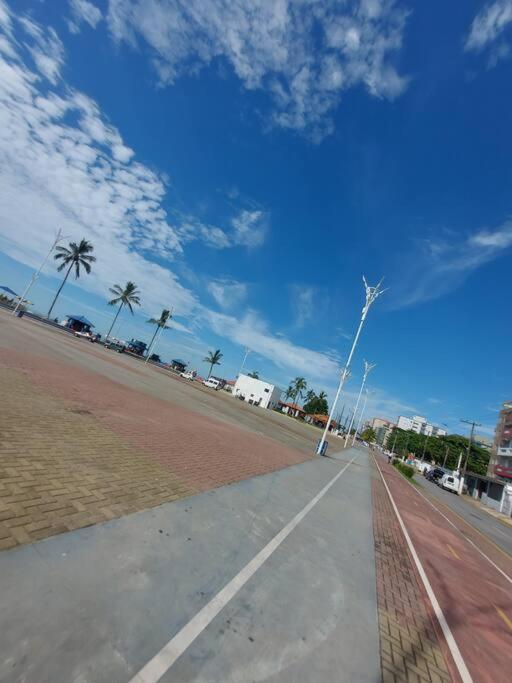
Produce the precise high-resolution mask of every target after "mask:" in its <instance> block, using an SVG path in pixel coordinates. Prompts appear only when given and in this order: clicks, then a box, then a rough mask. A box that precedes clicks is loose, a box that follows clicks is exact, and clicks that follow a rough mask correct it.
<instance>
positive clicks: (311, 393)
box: [304, 389, 316, 403]
mask: <svg viewBox="0 0 512 683" xmlns="http://www.w3.org/2000/svg"><path fill="white" fill-rule="evenodd" d="M315 398H316V394H315V392H314V391H313V389H310V390H309V391H308V393H307V394H306V398H305V399H304V403H311V401H314V399H315Z"/></svg>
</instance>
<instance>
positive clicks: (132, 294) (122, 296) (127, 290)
mask: <svg viewBox="0 0 512 683" xmlns="http://www.w3.org/2000/svg"><path fill="white" fill-rule="evenodd" d="M109 291H110V292H111V293H112V294H114V295H115V296H114V298H113V299H111V300H110V301H109V302H108V305H109V306H117V304H119V308H118V309H117V313H116V315H115V318H114V320H113V322H112V325H111V326H110V329H109V331H108V332H107V337H106V338H107V339H108V338H109V336H110V333H111V332H112V329H113V327H114V325H115V324H116V320H117V316H118V315H119V314H120V313H121V309H122V308H123V306H128V308H129V309H130V313H131V314H132V315H133V305H134V304H135V305H136V306H140V292H139V290H138V289H137V285H136V284H134V283H133V282H130V281H128V282H127V283H126V285H125V286H124V289H123V288H122V287H121V285H114V286H113V287H110V288H109Z"/></svg>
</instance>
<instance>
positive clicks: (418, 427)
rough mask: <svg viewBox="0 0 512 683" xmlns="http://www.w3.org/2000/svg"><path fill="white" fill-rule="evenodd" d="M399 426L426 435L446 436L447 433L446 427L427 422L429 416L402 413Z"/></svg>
mask: <svg viewBox="0 0 512 683" xmlns="http://www.w3.org/2000/svg"><path fill="white" fill-rule="evenodd" d="M397 427H398V428H399V429H404V430H405V431H413V432H416V434H425V436H445V435H446V434H447V431H446V429H441V427H436V426H435V425H433V424H430V423H429V422H427V418H426V417H422V416H421V415H414V417H405V416H404V415H400V416H399V417H398V422H397Z"/></svg>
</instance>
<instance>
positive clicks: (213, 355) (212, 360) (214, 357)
mask: <svg viewBox="0 0 512 683" xmlns="http://www.w3.org/2000/svg"><path fill="white" fill-rule="evenodd" d="M222 356H223V354H222V353H221V352H220V349H217V350H216V351H210V352H209V354H208V355H207V356H206V358H203V360H204V362H205V363H209V364H210V372H209V373H208V377H210V375H211V374H212V370H213V366H214V365H220V359H221V358H222Z"/></svg>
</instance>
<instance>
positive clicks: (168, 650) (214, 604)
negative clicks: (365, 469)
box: [130, 454, 358, 683]
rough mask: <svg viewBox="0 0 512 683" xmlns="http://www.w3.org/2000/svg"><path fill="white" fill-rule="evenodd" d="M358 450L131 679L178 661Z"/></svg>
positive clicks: (146, 680)
mask: <svg viewBox="0 0 512 683" xmlns="http://www.w3.org/2000/svg"><path fill="white" fill-rule="evenodd" d="M357 455H358V454H356V455H355V456H354V457H353V458H352V460H351V461H350V462H348V463H347V464H346V465H345V466H344V467H342V469H341V470H340V471H339V472H338V474H336V475H335V476H334V477H333V478H332V479H331V480H330V481H329V482H328V483H327V484H326V485H325V486H324V487H323V489H322V490H321V491H319V492H318V493H317V494H316V496H315V497H314V498H312V499H311V500H310V501H309V503H308V504H307V505H306V506H304V507H303V508H302V510H301V511H300V512H298V513H297V514H296V515H295V517H294V518H293V519H292V520H291V521H290V522H288V524H287V525H286V526H284V527H283V528H282V529H281V531H280V532H279V533H278V534H276V535H275V536H274V538H272V539H271V540H270V541H269V542H268V543H267V545H266V546H265V547H264V548H262V550H260V552H259V553H258V554H257V555H255V556H254V557H253V559H252V560H251V561H250V562H248V563H247V564H246V565H245V567H243V569H241V570H240V571H239V572H238V574H237V575H236V576H235V577H234V578H232V579H231V581H230V582H229V583H227V584H226V585H225V586H224V588H222V589H221V590H220V591H219V592H218V593H217V595H215V596H214V597H213V598H212V599H211V600H210V602H208V603H207V604H206V605H205V606H204V607H203V608H202V609H201V610H200V611H199V612H198V613H197V614H196V615H195V616H194V617H192V619H191V620H190V621H189V622H188V623H187V624H185V626H184V627H183V628H182V629H181V630H180V631H178V633H177V634H176V635H175V636H174V637H173V638H171V640H169V642H168V643H167V644H166V645H164V647H163V648H162V649H161V650H160V652H158V653H157V654H156V655H155V656H154V657H153V658H152V659H150V660H149V662H148V663H147V664H145V666H143V667H142V669H140V671H139V672H138V673H136V674H135V676H134V677H133V678H132V679H131V681H130V683H156V682H157V681H159V680H160V679H161V678H162V676H163V675H164V674H165V673H166V672H167V671H169V669H170V668H171V666H172V665H173V664H174V662H175V661H176V660H177V659H178V657H180V656H181V655H182V654H183V653H184V652H185V650H186V649H187V648H188V647H189V646H190V645H191V644H192V643H193V642H194V640H195V639H196V638H197V637H198V636H199V635H200V634H201V633H202V632H203V631H204V629H205V628H206V627H207V626H208V625H209V624H210V623H211V622H212V621H213V619H215V617H216V616H217V614H219V612H220V611H221V610H222V609H223V608H224V607H225V606H226V605H227V604H228V602H230V600H232V599H233V598H234V597H235V595H236V594H237V593H238V591H239V590H240V589H241V588H242V587H243V586H244V585H245V584H246V583H247V581H249V579H250V578H251V577H252V576H253V575H254V574H255V573H256V572H257V571H258V569H259V568H260V567H261V566H262V565H263V564H264V563H265V562H266V561H267V560H268V558H269V557H270V556H271V555H272V554H273V553H274V552H275V551H276V550H277V548H279V546H280V545H281V543H283V541H284V540H285V539H286V538H287V537H288V536H289V535H290V534H291V533H292V531H293V530H294V529H295V527H296V526H297V525H298V524H300V522H301V521H302V520H303V519H304V517H305V516H306V515H307V514H308V513H309V512H310V511H311V510H312V509H313V508H314V507H315V505H316V504H317V503H318V502H319V501H320V500H321V499H322V498H323V497H324V496H325V494H326V493H327V491H329V489H330V488H331V487H332V486H333V485H334V484H335V483H336V482H337V481H338V479H339V478H340V477H341V475H342V474H343V473H344V472H345V470H346V469H347V468H348V467H349V466H350V465H351V464H352V463H353V462H354V460H355V459H356V458H357Z"/></svg>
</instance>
